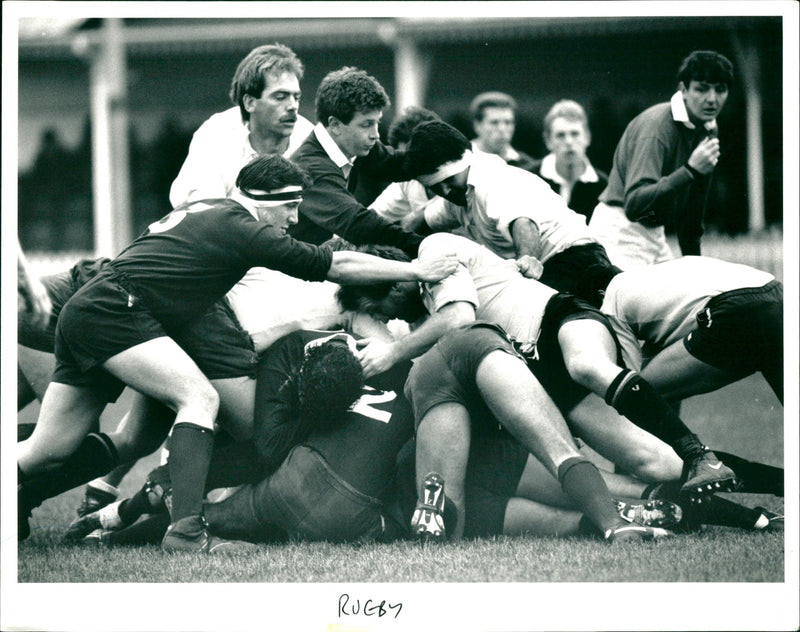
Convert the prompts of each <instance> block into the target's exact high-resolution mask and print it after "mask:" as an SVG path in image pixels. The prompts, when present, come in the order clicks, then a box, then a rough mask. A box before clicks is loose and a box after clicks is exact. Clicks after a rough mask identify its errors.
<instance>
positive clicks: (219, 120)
mask: <svg viewBox="0 0 800 632" xmlns="http://www.w3.org/2000/svg"><path fill="white" fill-rule="evenodd" d="M243 128H244V122H243V121H242V113H241V111H240V110H239V107H238V106H233V107H231V108H228V109H227V110H223V111H222V112H217V113H215V114H212V115H211V116H209V117H208V118H207V119H206V120H205V121H203V123H202V124H201V125H200V127H198V128H197V131H196V132H195V134H196V135H197V134H200V135H204V134H212V133H220V132H230V131H232V130H240V129H243Z"/></svg>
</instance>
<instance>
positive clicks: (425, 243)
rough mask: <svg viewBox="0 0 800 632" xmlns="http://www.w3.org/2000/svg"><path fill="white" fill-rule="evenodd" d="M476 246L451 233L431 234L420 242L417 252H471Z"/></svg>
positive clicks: (472, 242) (468, 240)
mask: <svg viewBox="0 0 800 632" xmlns="http://www.w3.org/2000/svg"><path fill="white" fill-rule="evenodd" d="M477 245H478V244H477V243H476V242H474V241H472V240H471V239H468V238H467V237H462V236H461V235H455V234H453V233H445V232H441V233H433V234H431V235H428V236H427V237H425V239H423V240H422V243H421V244H420V246H419V251H420V252H422V251H423V250H431V251H434V252H440V251H442V250H449V251H451V252H452V251H455V252H462V251H465V250H471V249H472V248H473V246H477Z"/></svg>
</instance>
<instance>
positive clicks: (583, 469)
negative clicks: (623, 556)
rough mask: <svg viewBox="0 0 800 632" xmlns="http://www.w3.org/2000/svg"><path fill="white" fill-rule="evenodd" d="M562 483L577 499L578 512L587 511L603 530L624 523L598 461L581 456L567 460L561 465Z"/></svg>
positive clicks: (559, 476) (602, 531)
mask: <svg viewBox="0 0 800 632" xmlns="http://www.w3.org/2000/svg"><path fill="white" fill-rule="evenodd" d="M558 482H559V483H561V489H562V490H564V493H565V494H566V495H567V496H569V497H570V498H571V499H572V500H573V501H574V502H575V504H576V506H577V509H578V511H580V512H582V513H583V514H585V515H586V517H587V518H589V520H591V521H592V522H593V523H594V524H595V525H596V526H597V527H598V528H599V529H600V532H601V533H604V532H605V531H606V529H609V528H611V527H616V526H618V525H620V524H623V523H624V521H623V520H622V518H620V516H619V514H618V513H617V510H616V507H615V506H614V503H613V501H612V498H611V493H610V492H609V491H608V487H607V486H606V483H605V481H604V480H603V477H602V476H601V475H600V472H599V471H598V470H597V467H595V465H594V463H592V462H590V461H588V460H586V459H585V458H583V457H578V456H575V457H571V458H569V459H567V460H566V461H563V462H562V463H561V465H559V466H558Z"/></svg>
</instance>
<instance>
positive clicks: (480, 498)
mask: <svg viewBox="0 0 800 632" xmlns="http://www.w3.org/2000/svg"><path fill="white" fill-rule="evenodd" d="M528 456H529V453H528V451H527V450H526V449H525V448H524V447H523V446H522V445H520V444H519V442H517V441H516V440H514V439H513V438H511V437H508V436H505V437H496V438H487V439H485V440H483V441H480V440H479V441H473V442H472V445H471V446H470V453H469V462H468V465H467V480H466V489H465V491H466V515H465V521H464V536H465V537H487V536H492V535H502V533H503V523H504V522H505V515H506V507H507V506H508V501H509V500H510V499H511V498H513V497H514V496H515V495H516V491H517V488H518V487H519V481H520V479H521V478H522V472H523V471H524V470H525V463H526V462H527V460H528Z"/></svg>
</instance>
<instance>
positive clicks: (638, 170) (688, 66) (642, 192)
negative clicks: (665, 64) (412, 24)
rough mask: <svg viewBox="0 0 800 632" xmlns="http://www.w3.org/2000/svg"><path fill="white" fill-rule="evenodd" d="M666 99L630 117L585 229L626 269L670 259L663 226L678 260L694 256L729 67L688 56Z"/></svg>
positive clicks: (719, 60) (714, 56)
mask: <svg viewBox="0 0 800 632" xmlns="http://www.w3.org/2000/svg"><path fill="white" fill-rule="evenodd" d="M677 80H678V90H677V92H675V93H674V94H673V95H672V97H671V99H670V100H669V101H667V102H664V103H659V104H657V105H654V106H652V107H650V108H648V109H646V110H645V111H644V112H642V113H641V114H639V115H638V116H636V117H635V118H634V119H633V120H632V121H631V122H630V123H628V126H627V127H626V128H625V131H624V132H623V134H622V137H621V138H620V140H619V143H617V148H616V150H615V151H614V161H613V164H612V167H611V173H609V176H608V187H606V190H605V191H603V193H601V194H600V198H599V200H600V202H599V204H598V205H597V208H595V210H594V213H593V214H592V219H591V221H590V222H589V227H590V228H591V229H592V232H593V233H594V234H595V235H596V236H597V239H598V240H599V241H600V243H602V244H603V245H604V246H605V248H606V250H607V251H608V254H609V256H610V257H611V261H612V262H613V263H614V264H616V265H618V266H619V267H620V268H622V269H624V270H628V269H630V268H634V267H637V266H641V265H646V264H650V263H658V262H660V261H666V260H668V259H672V258H673V256H674V255H673V253H672V249H671V248H670V246H669V244H668V243H667V239H666V233H665V226H671V227H673V228H674V229H675V233H676V236H677V238H678V245H679V246H680V251H681V254H683V255H699V254H700V239H701V237H702V235H703V216H704V214H705V210H706V206H707V204H708V197H709V191H710V186H711V178H712V175H713V172H714V169H715V167H716V166H717V162H719V158H720V155H721V154H720V139H719V131H718V128H717V116H719V113H720V112H721V111H722V108H723V107H725V102H726V101H727V100H728V92H729V90H730V88H731V86H732V85H733V64H731V62H730V61H729V60H728V59H727V58H726V57H725V56H724V55H721V54H720V53H718V52H716V51H706V50H698V51H694V52H692V53H690V54H689V55H688V56H687V57H686V58H685V59H684V60H683V62H682V63H681V66H680V69H679V70H678V76H677Z"/></svg>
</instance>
